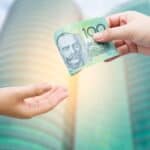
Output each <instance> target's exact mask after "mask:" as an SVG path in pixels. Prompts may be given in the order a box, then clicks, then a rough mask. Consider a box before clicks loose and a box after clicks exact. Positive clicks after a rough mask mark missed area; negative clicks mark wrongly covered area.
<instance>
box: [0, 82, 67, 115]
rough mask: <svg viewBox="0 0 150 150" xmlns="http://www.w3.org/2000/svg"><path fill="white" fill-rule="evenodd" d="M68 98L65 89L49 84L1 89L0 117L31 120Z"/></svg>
mask: <svg viewBox="0 0 150 150" xmlns="http://www.w3.org/2000/svg"><path fill="white" fill-rule="evenodd" d="M67 96H68V94H67V90H66V89H65V88H63V87H54V86H51V85H49V84H40V85H30V86H23V87H8V88H1V89H0V115H6V116H11V117H16V118H31V117H33V116H36V115H40V114H42V113H45V112H48V111H50V110H51V109H53V108H54V107H55V106H56V105H57V104H58V103H60V102H61V101H62V100H64V99H65V98H66V97H67Z"/></svg>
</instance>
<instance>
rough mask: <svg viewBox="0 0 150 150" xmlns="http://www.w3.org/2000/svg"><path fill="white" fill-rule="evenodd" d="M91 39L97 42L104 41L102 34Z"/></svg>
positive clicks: (96, 34) (97, 34)
mask: <svg viewBox="0 0 150 150" xmlns="http://www.w3.org/2000/svg"><path fill="white" fill-rule="evenodd" d="M93 38H94V40H95V41H99V42H102V41H104V38H103V33H95V34H94V36H93Z"/></svg>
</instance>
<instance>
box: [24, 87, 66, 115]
mask: <svg viewBox="0 0 150 150" xmlns="http://www.w3.org/2000/svg"><path fill="white" fill-rule="evenodd" d="M66 97H68V92H67V91H66V90H64V89H62V88H58V89H56V90H55V92H53V93H50V92H48V95H46V96H45V98H44V97H41V99H39V100H38V103H32V104H28V105H26V108H25V107H24V108H23V109H24V113H25V114H26V116H27V117H29V118H30V117H32V116H36V115H39V114H42V113H46V112H48V111H50V110H51V109H53V108H54V107H55V106H56V105H57V104H58V103H60V102H61V101H62V100H64V99H65V98H66ZM25 110H26V111H25Z"/></svg>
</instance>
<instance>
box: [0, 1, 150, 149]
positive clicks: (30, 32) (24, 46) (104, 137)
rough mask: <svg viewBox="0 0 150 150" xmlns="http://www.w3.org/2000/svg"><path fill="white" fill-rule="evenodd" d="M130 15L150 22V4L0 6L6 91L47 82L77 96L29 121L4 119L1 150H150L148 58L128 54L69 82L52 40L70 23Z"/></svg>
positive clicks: (0, 71)
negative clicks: (142, 16) (145, 16)
mask: <svg viewBox="0 0 150 150" xmlns="http://www.w3.org/2000/svg"><path fill="white" fill-rule="evenodd" d="M126 10H136V11H139V12H142V13H145V14H148V15H149V14H150V11H149V10H150V0H138V1H136V0H115V1H111V0H105V1H102V0H74V1H72V0H55V1H53V0H43V1H41V0H0V29H1V32H0V87H5V86H16V85H25V84H31V83H38V82H43V81H48V82H51V83H53V84H61V85H65V86H67V87H68V89H69V90H70V95H71V96H70V98H69V100H66V101H65V102H63V103H62V104H60V105H59V106H58V107H56V108H55V109H54V110H53V111H51V112H49V113H47V114H45V115H42V116H39V117H36V118H33V119H30V120H19V119H13V118H9V117H3V116H1V117H0V150H20V149H21V150H28V149H29V150H30V149H31V150H149V149H150V142H149V141H150V94H149V93H150V92H149V91H150V76H149V73H150V69H149V65H150V58H149V57H148V56H143V55H139V54H138V55H137V54H130V55H128V56H124V57H122V58H118V59H116V60H114V61H112V62H110V63H99V64H96V65H94V66H91V67H89V68H87V69H85V70H83V71H82V72H81V73H79V74H78V75H76V76H74V77H70V76H69V75H68V72H67V70H66V67H65V66H64V64H63V62H62V60H61V58H60V56H59V54H58V52H57V49H56V46H55V44H54V41H53V33H54V32H55V31H56V30H57V29H58V28H60V27H62V26H64V25H66V24H70V23H73V22H76V21H78V20H81V19H87V18H92V17H100V16H106V15H109V14H112V13H116V12H121V11H126ZM143 27H144V25H143Z"/></svg>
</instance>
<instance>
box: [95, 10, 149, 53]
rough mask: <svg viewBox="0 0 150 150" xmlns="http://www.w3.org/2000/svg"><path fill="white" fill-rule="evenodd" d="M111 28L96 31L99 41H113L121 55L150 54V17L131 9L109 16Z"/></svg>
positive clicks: (96, 37) (96, 38)
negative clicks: (99, 31)
mask: <svg viewBox="0 0 150 150" xmlns="http://www.w3.org/2000/svg"><path fill="white" fill-rule="evenodd" d="M107 21H108V24H109V28H108V29H106V30H105V31H104V32H102V33H96V34H95V35H94V39H95V40H96V41H97V42H108V41H113V42H114V44H115V46H116V47H117V49H118V51H119V53H120V55H125V54H128V53H143V54H145V55H150V28H149V27H150V17H149V16H146V15H143V14H141V13H138V12H134V11H129V12H124V13H119V14H115V15H112V16H110V17H107Z"/></svg>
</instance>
